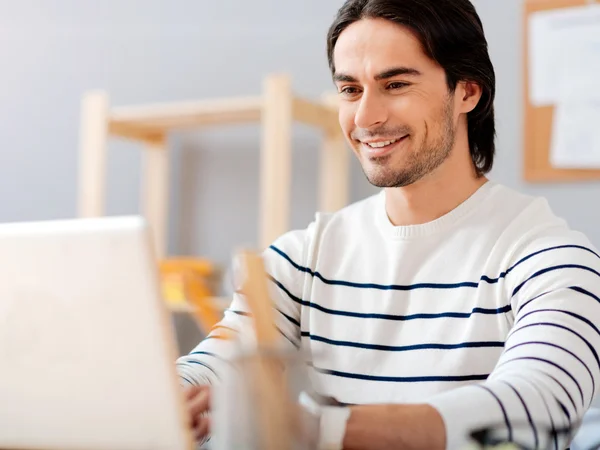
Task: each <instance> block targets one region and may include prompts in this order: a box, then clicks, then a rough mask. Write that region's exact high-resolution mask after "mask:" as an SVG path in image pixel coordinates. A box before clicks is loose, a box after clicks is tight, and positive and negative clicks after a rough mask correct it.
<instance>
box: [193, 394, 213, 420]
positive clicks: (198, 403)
mask: <svg viewBox="0 0 600 450" xmlns="http://www.w3.org/2000/svg"><path fill="white" fill-rule="evenodd" d="M209 407H210V395H209V392H208V391H202V392H200V393H198V395H196V396H195V397H194V398H192V399H191V400H190V401H189V402H188V409H189V412H190V415H191V416H192V417H196V416H198V415H200V414H202V413H203V412H206V411H208V408H209Z"/></svg>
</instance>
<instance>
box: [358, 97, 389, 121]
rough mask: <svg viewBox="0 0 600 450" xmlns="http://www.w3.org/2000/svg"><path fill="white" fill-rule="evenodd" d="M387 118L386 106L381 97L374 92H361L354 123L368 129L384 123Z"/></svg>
mask: <svg viewBox="0 0 600 450" xmlns="http://www.w3.org/2000/svg"><path fill="white" fill-rule="evenodd" d="M387 119H388V111H387V107H386V105H385V103H384V101H383V99H382V98H380V97H379V96H377V95H376V94H374V93H368V92H367V91H365V92H363V95H362V96H361V99H360V103H359V105H358V109H357V110H356V114H355V115H354V124H355V125H356V126H357V127H358V128H363V129H369V128H373V127H375V126H379V125H381V124H383V123H385V122H386V121H387Z"/></svg>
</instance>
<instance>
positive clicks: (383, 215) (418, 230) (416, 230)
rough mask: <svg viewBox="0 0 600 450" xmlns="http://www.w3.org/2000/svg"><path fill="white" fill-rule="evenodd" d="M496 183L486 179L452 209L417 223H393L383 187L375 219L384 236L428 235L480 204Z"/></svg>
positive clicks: (443, 229) (455, 221) (401, 237)
mask: <svg viewBox="0 0 600 450" xmlns="http://www.w3.org/2000/svg"><path fill="white" fill-rule="evenodd" d="M495 186H496V184H495V183H494V182H492V181H489V180H488V181H486V183H485V184H483V185H482V186H480V187H479V189H477V190H476V191H475V192H474V193H473V194H471V196H470V197H469V198H467V199H466V200H465V201H464V202H462V203H461V204H460V205H458V206H457V207H456V208H454V209H453V210H452V211H450V212H448V213H446V214H444V215H443V216H441V217H438V218H437V219H435V220H432V221H431V222H427V223H423V224H418V225H394V224H393V223H392V222H391V221H390V219H389V217H388V215H387V211H386V209H385V196H386V194H385V189H383V190H382V191H381V192H380V194H379V198H378V202H377V221H378V222H379V225H380V226H381V228H382V229H383V232H384V234H385V236H386V237H388V238H391V239H404V240H406V239H414V238H421V237H425V236H430V235H432V234H435V233H439V232H443V231H445V230H447V229H448V228H450V227H451V226H453V225H454V224H456V223H457V222H458V221H459V220H460V219H462V218H463V217H464V216H466V215H467V214H469V213H470V212H471V211H473V210H474V209H476V208H477V207H478V206H479V205H481V204H482V203H483V202H484V201H485V200H486V198H487V197H488V196H489V195H490V193H491V191H492V189H493V188H494V187H495Z"/></svg>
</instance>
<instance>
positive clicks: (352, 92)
mask: <svg viewBox="0 0 600 450" xmlns="http://www.w3.org/2000/svg"><path fill="white" fill-rule="evenodd" d="M358 93H359V90H358V89H357V88H355V87H353V86H346V87H344V88H342V89H340V94H342V95H356V94H358Z"/></svg>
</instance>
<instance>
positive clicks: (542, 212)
mask: <svg viewBox="0 0 600 450" xmlns="http://www.w3.org/2000/svg"><path fill="white" fill-rule="evenodd" d="M504 195H506V198H513V199H516V201H518V202H521V205H522V209H521V210H520V211H518V212H517V214H515V215H514V217H513V218H512V219H511V220H510V222H509V223H508V225H507V227H506V228H505V230H504V233H503V235H502V238H501V240H499V242H500V245H501V246H502V247H505V248H507V249H510V250H509V251H508V253H507V267H508V268H507V270H506V273H505V275H506V282H507V287H508V288H509V289H510V291H511V293H512V294H513V295H514V294H517V293H520V295H525V296H532V295H534V294H536V295H537V294H539V293H541V292H550V291H555V290H557V289H565V288H570V287H573V286H585V287H586V289H588V288H589V289H590V290H591V291H593V292H595V293H597V294H598V295H600V254H599V252H598V249H597V248H596V247H594V245H593V244H592V242H591V241H590V240H589V239H588V237H587V236H586V235H584V234H583V233H581V232H579V231H578V230H575V229H573V228H571V227H570V225H569V223H568V222H567V221H566V220H565V219H564V218H562V217H560V216H558V215H556V214H555V213H554V211H553V210H552V208H551V207H550V205H549V203H548V201H547V200H546V199H545V198H543V197H533V196H527V195H523V194H518V193H515V192H514V191H510V190H508V191H507V192H506V193H505V194H504Z"/></svg>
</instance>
